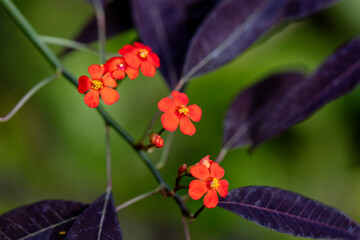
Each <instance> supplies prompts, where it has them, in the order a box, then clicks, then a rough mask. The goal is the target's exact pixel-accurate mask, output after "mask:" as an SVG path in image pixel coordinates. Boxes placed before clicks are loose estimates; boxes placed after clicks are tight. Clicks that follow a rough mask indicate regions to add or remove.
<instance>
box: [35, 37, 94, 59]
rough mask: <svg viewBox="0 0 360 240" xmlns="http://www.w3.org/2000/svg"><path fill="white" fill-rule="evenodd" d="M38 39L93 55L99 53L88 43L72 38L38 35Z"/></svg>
mask: <svg viewBox="0 0 360 240" xmlns="http://www.w3.org/2000/svg"><path fill="white" fill-rule="evenodd" d="M40 40H41V41H42V42H44V43H47V44H53V45H58V46H62V47H68V48H72V49H76V50H81V51H84V52H87V53H91V54H93V55H96V56H99V53H98V52H97V51H95V50H94V49H92V48H90V47H89V46H88V45H86V44H83V43H79V42H76V41H73V40H69V39H64V38H58V37H52V36H40Z"/></svg>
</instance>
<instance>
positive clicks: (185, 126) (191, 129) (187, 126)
mask: <svg viewBox="0 0 360 240" xmlns="http://www.w3.org/2000/svg"><path fill="white" fill-rule="evenodd" d="M180 131H181V132H182V133H183V134H185V135H189V136H192V135H194V134H195V133H196V128H195V126H194V124H193V123H192V122H191V121H190V119H189V118H188V117H183V118H181V119H180Z"/></svg>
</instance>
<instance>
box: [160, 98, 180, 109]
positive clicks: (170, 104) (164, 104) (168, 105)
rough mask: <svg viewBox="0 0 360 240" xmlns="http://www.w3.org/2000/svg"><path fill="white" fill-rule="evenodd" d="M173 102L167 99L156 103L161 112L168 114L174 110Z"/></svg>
mask: <svg viewBox="0 0 360 240" xmlns="http://www.w3.org/2000/svg"><path fill="white" fill-rule="evenodd" d="M175 107H176V105H175V102H174V100H172V99H171V98H169V97H166V98H163V99H161V100H160V102H158V108H159V110H160V111H162V112H169V111H173V110H175Z"/></svg>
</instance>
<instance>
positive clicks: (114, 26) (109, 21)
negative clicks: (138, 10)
mask: <svg viewBox="0 0 360 240" xmlns="http://www.w3.org/2000/svg"><path fill="white" fill-rule="evenodd" d="M130 13H131V11H130V3H129V1H128V0H121V1H117V0H116V1H112V2H110V3H109V4H107V5H106V7H105V18H106V36H107V37H111V36H114V35H116V34H118V33H121V32H123V31H126V30H128V29H130V28H132V27H133V22H132V18H131V15H130ZM97 39H98V31H97V23H96V17H95V16H93V17H92V18H91V20H90V21H89V22H88V23H87V24H86V25H85V26H84V27H83V28H82V30H81V31H80V33H79V34H78V36H77V37H76V38H75V41H77V42H81V43H91V42H93V41H96V40H97ZM119 48H120V47H119ZM70 51H71V50H70V49H66V50H65V51H64V52H63V53H62V54H61V55H64V54H66V53H68V52H70Z"/></svg>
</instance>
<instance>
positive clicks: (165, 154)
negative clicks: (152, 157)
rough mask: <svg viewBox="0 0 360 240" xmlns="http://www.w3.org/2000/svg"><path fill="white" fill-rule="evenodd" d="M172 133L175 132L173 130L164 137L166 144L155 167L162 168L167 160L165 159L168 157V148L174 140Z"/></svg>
mask: <svg viewBox="0 0 360 240" xmlns="http://www.w3.org/2000/svg"><path fill="white" fill-rule="evenodd" d="M174 135H175V133H174V132H170V133H169V134H168V137H167V138H166V144H165V146H164V150H163V152H162V154H161V157H160V161H159V163H158V164H157V165H156V168H157V169H162V168H163V167H164V166H165V164H166V162H167V159H168V157H169V153H170V148H171V145H172V142H173V140H174Z"/></svg>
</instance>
